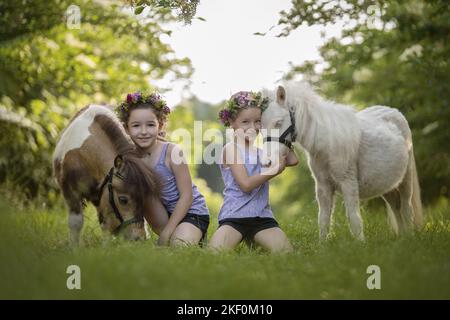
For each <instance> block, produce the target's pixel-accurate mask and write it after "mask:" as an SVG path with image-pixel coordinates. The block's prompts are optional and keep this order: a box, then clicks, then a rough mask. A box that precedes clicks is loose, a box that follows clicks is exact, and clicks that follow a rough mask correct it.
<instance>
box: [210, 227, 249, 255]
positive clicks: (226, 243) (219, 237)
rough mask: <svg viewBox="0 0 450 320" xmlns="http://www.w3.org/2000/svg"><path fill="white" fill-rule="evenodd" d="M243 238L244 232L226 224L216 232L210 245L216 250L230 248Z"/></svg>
mask: <svg viewBox="0 0 450 320" xmlns="http://www.w3.org/2000/svg"><path fill="white" fill-rule="evenodd" d="M241 240H242V234H241V233H240V232H239V231H237V230H236V229H234V228H233V227H231V226H228V225H224V226H221V227H219V229H217V231H216V232H214V234H213V236H212V237H211V240H210V241H209V244H208V247H209V248H210V249H214V250H230V249H233V248H234V247H236V246H237V245H238V244H239V243H240V242H241Z"/></svg>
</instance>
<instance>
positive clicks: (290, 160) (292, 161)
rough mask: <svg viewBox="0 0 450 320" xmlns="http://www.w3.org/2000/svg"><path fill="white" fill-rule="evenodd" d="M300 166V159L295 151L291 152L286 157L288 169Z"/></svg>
mask: <svg viewBox="0 0 450 320" xmlns="http://www.w3.org/2000/svg"><path fill="white" fill-rule="evenodd" d="M296 165H298V158H297V155H296V154H295V151H294V150H290V151H289V153H288V155H287V157H286V167H293V166H296Z"/></svg>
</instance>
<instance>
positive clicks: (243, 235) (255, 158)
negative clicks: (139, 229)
mask: <svg viewBox="0 0 450 320" xmlns="http://www.w3.org/2000/svg"><path fill="white" fill-rule="evenodd" d="M267 105H268V100H267V98H264V99H263V98H262V96H261V93H254V92H248V91H241V92H238V93H236V94H234V95H233V96H232V97H231V99H230V100H229V101H228V103H227V105H226V107H225V108H224V109H223V110H221V111H220V113H219V117H220V120H221V121H222V123H223V124H224V125H225V126H226V127H231V128H233V130H234V132H233V133H234V135H233V140H234V141H232V142H230V143H227V144H226V145H225V146H224V148H223V152H222V160H223V163H222V164H221V165H220V170H221V173H222V178H223V181H224V184H225V189H224V192H223V194H224V200H223V201H224V202H223V204H222V207H221V209H220V212H219V228H218V229H217V231H216V232H215V233H214V234H213V236H212V238H211V240H210V242H209V247H210V248H213V249H231V248H234V247H236V246H237V245H238V244H239V243H240V242H241V241H242V240H245V241H246V242H247V243H256V244H258V245H260V246H262V247H263V248H265V249H267V250H269V251H271V252H280V251H285V252H289V251H292V246H291V244H290V242H289V240H288V239H287V237H286V235H285V234H284V232H283V231H282V230H281V229H280V228H279V226H278V223H277V222H276V220H275V219H274V217H273V213H272V210H271V208H270V205H269V183H268V181H269V180H270V179H271V178H273V177H275V176H276V175H278V174H280V173H281V172H282V171H283V170H284V168H285V167H286V166H293V165H296V164H297V163H298V160H297V157H296V156H295V153H294V152H293V151H291V153H289V154H288V156H287V157H284V158H282V159H281V161H280V164H279V166H278V167H275V168H273V169H267V170H265V169H264V168H262V166H261V162H260V156H261V149H259V148H256V147H255V146H254V145H253V143H254V141H255V139H256V137H257V135H258V133H259V130H260V129H261V113H262V111H263V110H264V109H265V108H266V107H267Z"/></svg>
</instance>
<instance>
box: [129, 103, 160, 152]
mask: <svg viewBox="0 0 450 320" xmlns="http://www.w3.org/2000/svg"><path fill="white" fill-rule="evenodd" d="M126 129H127V132H128V134H129V135H130V137H131V139H132V140H133V141H134V143H135V144H136V145H138V146H139V147H140V148H142V149H147V148H149V147H150V146H152V144H153V143H154V142H155V141H156V139H157V137H158V133H159V129H160V126H159V122H158V118H157V117H156V115H155V113H154V112H153V110H151V109H134V110H133V111H131V113H130V117H129V118H128V122H127V128H126Z"/></svg>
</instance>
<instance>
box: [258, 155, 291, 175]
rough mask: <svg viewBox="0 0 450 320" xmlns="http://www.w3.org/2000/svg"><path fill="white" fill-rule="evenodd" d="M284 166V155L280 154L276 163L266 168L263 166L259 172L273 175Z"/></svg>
mask: <svg viewBox="0 0 450 320" xmlns="http://www.w3.org/2000/svg"><path fill="white" fill-rule="evenodd" d="M285 168H286V156H282V157H280V161H279V162H278V163H276V164H274V165H272V166H270V167H269V168H267V169H265V168H264V170H263V171H261V173H262V174H264V175H270V176H273V177H275V176H277V175H279V174H280V173H282V172H283V171H284V169H285Z"/></svg>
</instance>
